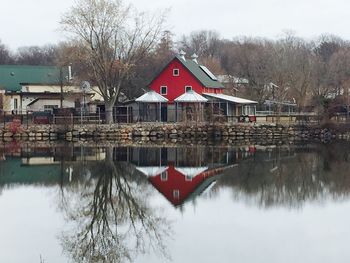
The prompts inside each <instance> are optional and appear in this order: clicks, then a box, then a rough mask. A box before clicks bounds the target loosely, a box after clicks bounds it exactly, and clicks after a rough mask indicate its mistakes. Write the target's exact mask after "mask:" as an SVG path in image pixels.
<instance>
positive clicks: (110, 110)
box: [105, 102, 114, 124]
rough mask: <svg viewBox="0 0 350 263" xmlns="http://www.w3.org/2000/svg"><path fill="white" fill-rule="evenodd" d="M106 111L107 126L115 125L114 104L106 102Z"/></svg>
mask: <svg viewBox="0 0 350 263" xmlns="http://www.w3.org/2000/svg"><path fill="white" fill-rule="evenodd" d="M105 111H106V123H107V124H111V123H113V122H114V120H113V104H112V103H108V102H106V104H105Z"/></svg>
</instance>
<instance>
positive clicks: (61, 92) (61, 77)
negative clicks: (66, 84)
mask: <svg viewBox="0 0 350 263" xmlns="http://www.w3.org/2000/svg"><path fill="white" fill-rule="evenodd" d="M60 108H61V109H62V108H63V70H62V66H61V67H60Z"/></svg>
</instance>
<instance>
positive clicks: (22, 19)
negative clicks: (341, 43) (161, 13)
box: [0, 0, 350, 49]
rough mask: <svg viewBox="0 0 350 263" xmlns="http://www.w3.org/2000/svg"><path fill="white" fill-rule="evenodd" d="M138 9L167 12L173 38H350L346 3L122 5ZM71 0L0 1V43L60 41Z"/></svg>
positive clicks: (223, 0) (157, 1)
mask: <svg viewBox="0 0 350 263" xmlns="http://www.w3.org/2000/svg"><path fill="white" fill-rule="evenodd" d="M124 1H125V2H128V3H133V4H134V5H135V6H136V7H137V8H138V9H139V10H148V11H155V10H159V9H163V8H171V11H170V12H169V17H168V21H167V26H168V28H169V29H170V30H171V31H173V32H174V33H175V34H176V36H181V35H182V34H188V33H190V32H191V31H195V30H200V29H208V30H216V31H218V32H219V33H220V35H221V36H222V37H225V38H229V39H231V38H233V37H235V36H242V35H247V36H259V37H267V38H273V39H275V38H278V37H279V36H281V35H282V32H283V31H284V30H293V31H295V32H296V34H297V35H298V36H301V37H304V38H307V39H312V38H315V37H317V36H318V35H320V34H322V33H331V34H335V35H339V36H341V37H343V38H345V39H350V29H349V25H350V3H349V2H348V1H346V0H332V1H331V0H294V1H290V0H289V1H286V0H215V1H213V0H176V1H175V0H151V1H146V0H128V1H126V0H124ZM73 4H74V0H59V1H57V0H14V1H9V0H0V6H1V11H0V39H1V41H2V42H3V43H4V44H6V45H7V46H8V47H10V48H11V49H15V48H17V47H19V46H29V45H43V44H47V43H57V42H58V41H60V40H64V35H63V34H62V33H60V32H59V30H58V28H59V20H60V16H61V14H62V13H63V12H65V11H66V10H68V9H69V7H70V6H71V5H73Z"/></svg>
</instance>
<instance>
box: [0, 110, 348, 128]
mask: <svg viewBox="0 0 350 263" xmlns="http://www.w3.org/2000/svg"><path fill="white" fill-rule="evenodd" d="M106 114H107V112H105V111H102V110H100V109H99V108H97V110H96V111H88V110H82V109H71V108H69V109H59V110H56V111H40V112H33V111H8V112H6V111H1V110H0V124H1V125H2V126H6V125H7V124H8V123H13V122H19V123H21V124H22V125H23V126H29V125H35V124H57V125H69V126H74V125H81V124H95V125H99V124H105V123H106ZM112 118H113V121H114V123H138V122H169V123H174V122H191V123H196V122H203V121H204V122H209V123H214V122H229V123H237V122H256V123H280V124H315V123H320V121H321V116H318V115H316V114H314V113H291V114H283V113H282V114H275V115H273V114H271V113H269V114H259V115H254V116H247V115H239V116H236V115H229V116H227V115H223V114H215V113H213V112H211V113H210V112H209V113H208V112H205V111H197V112H196V111H186V110H182V111H176V110H169V109H168V110H166V111H165V110H163V109H157V110H154V111H148V112H140V110H139V109H132V108H131V107H116V108H114V109H113V112H112ZM332 120H333V121H334V122H336V123H350V118H349V117H348V116H346V114H338V115H336V116H334V117H332Z"/></svg>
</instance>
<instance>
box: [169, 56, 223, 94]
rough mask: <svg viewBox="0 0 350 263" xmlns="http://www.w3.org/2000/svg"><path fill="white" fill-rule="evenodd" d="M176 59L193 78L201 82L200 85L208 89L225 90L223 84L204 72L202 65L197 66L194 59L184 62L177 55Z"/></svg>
mask: <svg viewBox="0 0 350 263" xmlns="http://www.w3.org/2000/svg"><path fill="white" fill-rule="evenodd" d="M176 58H177V59H178V60H179V61H180V62H181V64H182V65H184V66H185V68H187V69H188V70H189V71H190V72H191V73H192V75H193V76H195V77H196V78H197V79H198V80H199V82H200V83H202V84H203V86H205V87H207V88H224V86H223V85H222V83H221V82H219V81H218V80H214V79H212V78H211V77H209V75H208V74H206V73H205V72H204V70H203V69H202V68H201V66H202V65H200V64H197V63H196V62H194V61H193V60H192V59H185V60H184V59H183V58H181V57H180V56H179V55H176Z"/></svg>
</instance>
